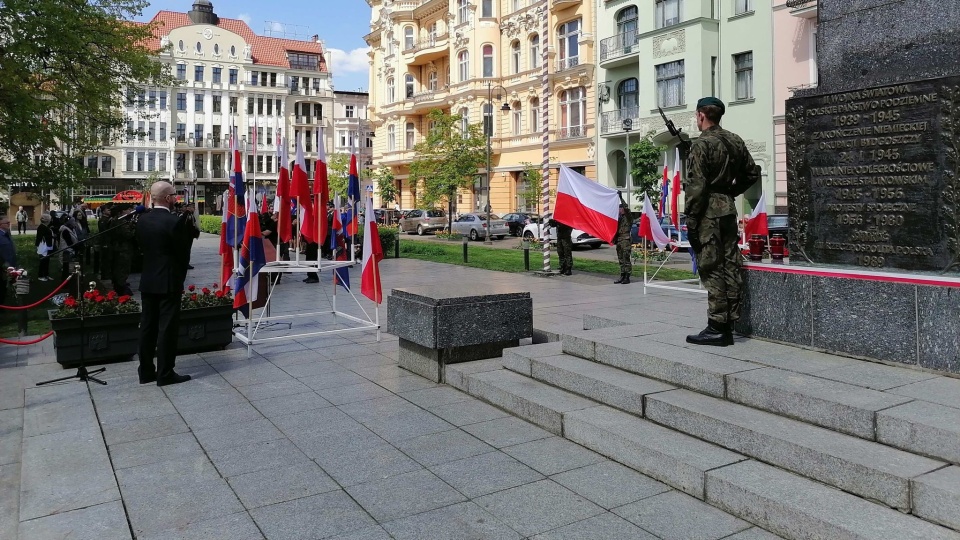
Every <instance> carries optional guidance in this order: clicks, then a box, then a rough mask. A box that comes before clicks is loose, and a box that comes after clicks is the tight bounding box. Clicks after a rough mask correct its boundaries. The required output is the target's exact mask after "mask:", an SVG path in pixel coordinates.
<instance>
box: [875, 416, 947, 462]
mask: <svg viewBox="0 0 960 540" xmlns="http://www.w3.org/2000/svg"><path fill="white" fill-rule="evenodd" d="M877 440H878V441H880V442H882V443H884V444H889V445H890V446H896V447H897V448H903V449H904V450H909V451H910V452H915V453H917V454H923V455H925V456H932V457H935V458H939V459H944V460H947V461H952V462H953V463H960V409H954V408H952V407H945V406H943V405H937V404H935V403H927V402H925V401H913V402H910V403H907V404H905V405H900V406H899V407H893V408H892V409H887V410H885V411H880V412H878V413H877Z"/></svg>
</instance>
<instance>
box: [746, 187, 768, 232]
mask: <svg viewBox="0 0 960 540" xmlns="http://www.w3.org/2000/svg"><path fill="white" fill-rule="evenodd" d="M743 234H744V235H746V237H747V239H750V236H751V235H754V234H759V235H761V236H770V230H769V229H768V228H767V194H766V193H762V194H760V200H759V201H757V206H756V207H754V209H753V212H751V213H750V215H749V216H747V217H745V218H744V219H743Z"/></svg>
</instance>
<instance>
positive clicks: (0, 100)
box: [0, 0, 171, 194]
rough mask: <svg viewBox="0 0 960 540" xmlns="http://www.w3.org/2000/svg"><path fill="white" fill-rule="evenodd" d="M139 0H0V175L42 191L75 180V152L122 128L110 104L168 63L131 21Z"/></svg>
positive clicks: (160, 81)
mask: <svg viewBox="0 0 960 540" xmlns="http://www.w3.org/2000/svg"><path fill="white" fill-rule="evenodd" d="M147 5H149V3H148V2H147V1H146V0H97V1H91V0H4V1H3V2H0V73H3V77H0V182H2V183H3V184H5V185H8V186H9V185H10V184H15V183H25V184H26V185H28V186H30V187H29V189H32V190H33V191H37V192H42V193H44V194H46V193H47V192H49V191H50V190H52V189H60V190H62V189H66V188H70V187H76V186H78V185H79V184H80V183H81V182H82V181H83V180H84V179H85V178H86V177H87V176H88V172H87V171H86V170H85V169H84V166H83V163H82V162H81V158H82V157H83V156H85V155H90V154H95V153H96V152H97V151H98V150H100V149H101V148H103V147H104V146H106V145H108V144H111V143H112V142H113V141H114V140H116V139H117V138H119V137H121V136H123V135H124V132H125V126H126V121H127V119H126V118H125V117H124V111H123V110H122V108H120V107H118V104H120V103H122V100H124V99H125V98H127V97H128V96H136V95H137V93H136V92H128V89H131V90H132V89H136V88H138V87H142V86H143V85H157V86H167V85H169V84H170V83H171V77H170V76H169V68H168V67H166V66H164V65H163V64H161V63H160V62H159V61H158V59H157V57H156V56H155V54H156V51H151V50H149V49H148V48H147V47H146V40H147V39H148V38H149V37H150V36H151V32H152V28H151V27H150V26H148V25H142V24H135V23H132V22H130V21H131V20H132V19H133V18H134V17H136V16H137V15H139V14H140V13H141V12H142V10H143V8H144V7H146V6H147Z"/></svg>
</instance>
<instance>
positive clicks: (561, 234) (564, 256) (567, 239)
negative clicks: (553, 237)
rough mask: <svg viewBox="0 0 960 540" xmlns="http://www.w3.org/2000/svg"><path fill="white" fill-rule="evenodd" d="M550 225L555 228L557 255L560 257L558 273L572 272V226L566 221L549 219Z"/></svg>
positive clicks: (569, 273)
mask: <svg viewBox="0 0 960 540" xmlns="http://www.w3.org/2000/svg"><path fill="white" fill-rule="evenodd" d="M550 226H551V227H555V228H556V229H557V257H559V258H560V275H562V276H569V275H571V274H573V238H571V236H572V235H573V227H571V226H569V225H567V224H566V223H560V222H559V221H556V220H554V219H551V220H550Z"/></svg>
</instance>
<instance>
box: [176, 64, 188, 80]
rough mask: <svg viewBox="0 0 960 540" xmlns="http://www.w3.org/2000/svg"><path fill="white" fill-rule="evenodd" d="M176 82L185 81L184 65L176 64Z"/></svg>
mask: <svg viewBox="0 0 960 540" xmlns="http://www.w3.org/2000/svg"><path fill="white" fill-rule="evenodd" d="M177 80H178V81H185V80H187V65H186V64H177Z"/></svg>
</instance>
